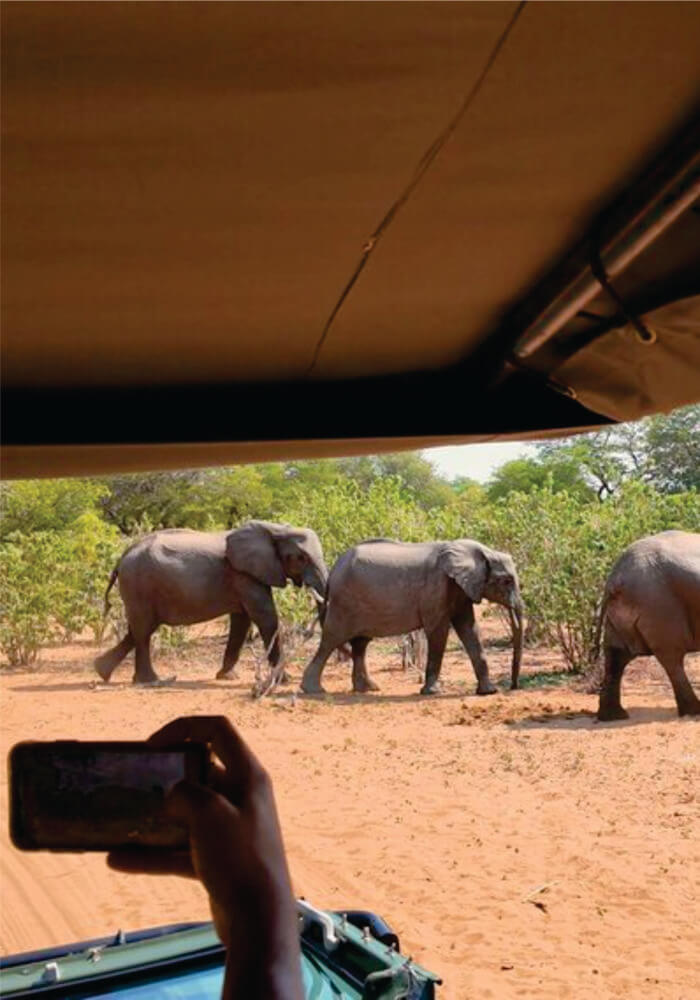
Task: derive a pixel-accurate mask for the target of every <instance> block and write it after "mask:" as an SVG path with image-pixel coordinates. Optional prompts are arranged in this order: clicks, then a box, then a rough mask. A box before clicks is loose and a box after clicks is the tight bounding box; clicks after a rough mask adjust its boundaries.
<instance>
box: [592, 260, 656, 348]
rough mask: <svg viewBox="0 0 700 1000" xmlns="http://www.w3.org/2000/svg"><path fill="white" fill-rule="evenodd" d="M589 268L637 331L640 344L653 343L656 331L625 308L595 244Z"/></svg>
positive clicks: (623, 301) (625, 305)
mask: <svg viewBox="0 0 700 1000" xmlns="http://www.w3.org/2000/svg"><path fill="white" fill-rule="evenodd" d="M589 266H590V268H591V273H592V274H593V277H594V278H595V280H596V281H597V282H598V284H599V285H600V286H601V288H602V289H604V291H606V292H607V294H608V295H609V296H610V298H611V299H612V300H613V302H614V303H615V305H616V306H617V308H618V309H619V310H620V312H621V313H622V315H623V316H624V317H625V319H626V320H627V322H628V323H630V324H631V325H632V326H633V327H634V329H635V330H636V333H637V338H638V339H639V341H640V342H641V343H642V344H653V343H654V342H655V341H656V333H655V332H654V331H653V330H651V329H650V328H649V327H648V326H647V325H646V323H645V322H644V320H642V319H640V318H639V316H637V315H636V313H634V312H633V311H632V310H631V309H628V308H627V304H626V302H625V300H624V299H623V298H622V296H621V295H620V293H619V292H618V291H617V289H616V288H614V287H613V285H612V284H611V283H610V278H609V277H608V273H607V271H606V270H605V265H604V264H603V261H602V260H601V257H600V251H599V250H598V247H597V246H594V247H593V249H592V250H591V259H590V262H589Z"/></svg>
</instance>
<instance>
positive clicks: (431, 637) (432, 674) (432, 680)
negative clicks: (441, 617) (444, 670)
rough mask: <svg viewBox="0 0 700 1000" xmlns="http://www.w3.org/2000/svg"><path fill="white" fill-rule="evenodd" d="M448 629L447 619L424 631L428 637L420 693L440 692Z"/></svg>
mask: <svg viewBox="0 0 700 1000" xmlns="http://www.w3.org/2000/svg"><path fill="white" fill-rule="evenodd" d="M449 631H450V623H449V621H445V622H441V624H440V625H438V626H437V628H434V629H433V630H432V632H426V637H427V639H428V662H427V665H426V668H425V683H424V684H423V687H422V688H421V689H420V693H421V694H439V693H440V668H441V667H442V658H443V656H444V655H445V646H446V645H447V633H448V632H449Z"/></svg>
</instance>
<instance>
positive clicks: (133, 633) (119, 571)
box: [94, 521, 328, 684]
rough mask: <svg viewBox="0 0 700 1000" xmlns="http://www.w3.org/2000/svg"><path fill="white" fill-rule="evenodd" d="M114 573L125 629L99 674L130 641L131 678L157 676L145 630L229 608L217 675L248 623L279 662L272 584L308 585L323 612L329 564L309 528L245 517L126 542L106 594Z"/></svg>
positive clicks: (228, 667) (105, 675)
mask: <svg viewBox="0 0 700 1000" xmlns="http://www.w3.org/2000/svg"><path fill="white" fill-rule="evenodd" d="M117 578H118V579H119V590H120V593H121V596H122V599H123V601H124V607H125V609H126V617H127V622H128V626H129V628H128V631H127V633H126V635H125V636H124V638H123V639H122V640H121V642H119V643H118V644H117V645H116V646H114V647H113V648H112V649H110V650H108V651H107V652H106V653H104V654H103V655H102V656H99V657H97V659H96V660H95V662H94V666H95V669H96V671H97V673H98V674H99V675H100V677H101V678H102V680H104V681H109V679H110V677H111V676H112V673H113V671H114V669H115V668H116V667H117V665H118V664H119V663H120V662H121V661H122V660H123V659H124V657H125V656H126V655H127V653H129V652H130V651H131V650H132V649H133V648H134V647H135V649H136V653H135V661H136V664H135V673H134V678H133V679H134V682H137V683H142V684H148V683H155V682H157V681H158V676H157V674H156V673H155V671H154V669H153V666H152V664H151V654H150V641H151V635H152V634H153V633H154V632H155V630H156V629H157V628H158V626H159V625H163V624H165V625H192V624H194V623H195V622H203V621H208V620H209V619H211V618H217V617H219V615H224V614H228V615H230V620H231V627H230V631H229V636H228V642H227V644H226V649H225V651H224V661H223V665H222V667H221V669H220V670H219V672H218V673H217V675H216V676H217V677H225V676H226V675H227V674H230V672H231V671H232V670H233V668H234V666H235V665H236V661H237V660H238V657H239V654H240V650H241V647H242V645H243V642H244V641H245V638H246V636H247V634H248V630H249V628H250V625H251V622H254V623H255V624H256V625H257V627H258V629H259V631H260V635H261V637H262V640H263V642H264V644H265V647H266V650H267V656H268V661H269V663H270V666H271V668H272V669H273V671H275V670H276V668H277V666H278V664H279V662H280V656H281V652H280V643H279V637H278V619H277V611H276V609H275V603H274V600H273V598H272V593H271V588H272V587H285V586H286V584H287V580H291V581H292V583H293V584H294V585H295V586H297V587H301V586H302V585H305V586H307V587H309V589H310V590H311V591H312V593H313V595H314V599H315V601H316V606H317V609H318V612H319V616H320V617H321V618H323V610H324V599H325V593H326V584H327V580H328V570H327V568H326V564H325V562H324V559H323V551H322V549H321V543H320V541H319V540H318V536H317V535H316V534H315V532H313V531H311V530H310V529H309V528H294V527H292V526H291V525H289V524H272V523H270V522H268V521H248V522H247V523H246V524H244V525H242V526H241V527H240V528H237V529H236V530H234V531H229V532H225V531H220V532H208V531H191V530H189V529H184V528H183V529H181V528H173V529H166V530H163V531H156V532H154V533H153V534H150V535H147V536H146V537H145V538H142V539H140V540H139V541H137V542H135V543H134V544H133V545H131V546H130V547H129V548H128V549H127V550H126V552H125V553H124V554H123V555H122V557H121V559H120V561H119V563H118V565H117V566H116V567H115V569H114V570H113V571H112V574H111V576H110V579H109V584H108V586H107V591H106V593H105V610H106V609H107V607H108V597H109V592H110V590H111V588H112V586H113V585H114V583H115V581H116V580H117Z"/></svg>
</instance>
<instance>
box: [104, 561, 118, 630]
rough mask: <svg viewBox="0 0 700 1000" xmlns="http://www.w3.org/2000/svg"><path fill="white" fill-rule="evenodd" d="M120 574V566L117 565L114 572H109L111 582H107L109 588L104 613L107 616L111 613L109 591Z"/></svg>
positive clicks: (106, 592) (106, 593)
mask: <svg viewBox="0 0 700 1000" xmlns="http://www.w3.org/2000/svg"><path fill="white" fill-rule="evenodd" d="M118 576H119V567H118V566H115V567H114V569H113V570H112V572H111V573H110V574H109V583H108V584H107V589H106V590H105V606H104V611H103V615H104V617H105V618H106V617H107V615H108V614H109V592H110V590H111V589H112V587H113V586H114V584H115V583H116V582H117V577H118Z"/></svg>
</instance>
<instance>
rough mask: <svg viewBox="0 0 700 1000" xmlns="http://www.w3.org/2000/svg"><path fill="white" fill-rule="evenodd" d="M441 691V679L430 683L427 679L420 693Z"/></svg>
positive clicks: (438, 692)
mask: <svg viewBox="0 0 700 1000" xmlns="http://www.w3.org/2000/svg"><path fill="white" fill-rule="evenodd" d="M441 691H442V688H441V687H440V682H439V681H430V682H429V683H428V682H427V681H426V683H425V684H424V685H423V687H422V688H421V689H420V693H421V694H425V695H428V694H440V692H441Z"/></svg>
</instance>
